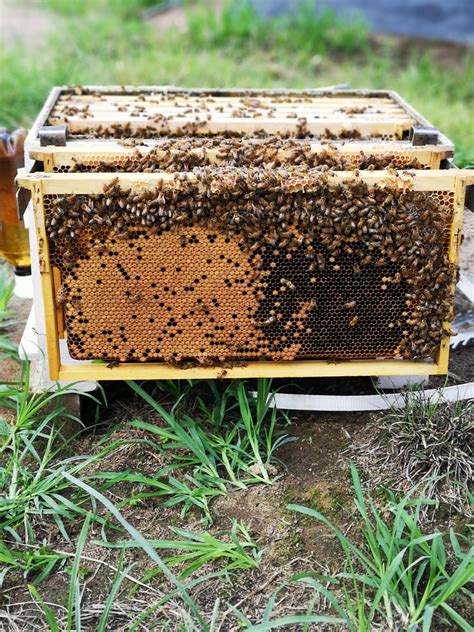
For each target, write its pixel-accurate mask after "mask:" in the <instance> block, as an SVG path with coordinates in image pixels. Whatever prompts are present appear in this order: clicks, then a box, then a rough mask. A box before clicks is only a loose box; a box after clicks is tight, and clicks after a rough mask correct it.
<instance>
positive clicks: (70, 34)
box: [0, 0, 474, 166]
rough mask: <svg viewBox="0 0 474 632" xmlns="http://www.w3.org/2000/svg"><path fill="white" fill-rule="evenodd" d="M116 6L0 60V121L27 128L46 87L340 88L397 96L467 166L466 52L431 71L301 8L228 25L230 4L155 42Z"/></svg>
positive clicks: (420, 54) (352, 28)
mask: <svg viewBox="0 0 474 632" xmlns="http://www.w3.org/2000/svg"><path fill="white" fill-rule="evenodd" d="M61 4H62V3H61ZM66 4H67V6H70V7H72V6H74V7H78V6H79V4H80V3H66ZM120 4H121V3H120V2H119V3H117V4H113V5H112V4H109V3H107V2H105V0H104V1H102V0H101V1H100V2H95V3H92V4H90V5H88V6H89V10H88V11H87V13H86V14H84V15H81V16H80V19H76V16H75V15H63V16H62V17H60V18H59V19H60V23H61V27H60V28H57V29H55V30H54V32H53V33H52V34H51V35H50V36H49V37H48V38H47V41H46V43H45V50H44V51H43V52H42V53H41V54H38V55H25V54H24V53H23V50H22V49H21V48H20V47H17V48H15V47H14V48H12V49H4V50H3V51H0V64H1V67H2V68H3V69H4V71H3V73H2V78H1V80H0V122H1V123H2V124H4V125H7V126H10V127H14V126H15V125H18V124H24V125H28V124H30V123H31V121H32V120H33V118H34V117H35V116H36V114H37V113H38V111H39V108H40V107H41V105H42V103H43V102H44V99H45V97H46V95H47V94H48V92H49V90H50V88H51V86H52V85H64V84H87V83H89V84H104V83H105V84H110V83H117V84H127V83H128V84H147V83H148V84H165V85H166V84H168V85H169V84H172V85H173V84H174V85H184V86H189V87H196V86H197V85H199V86H208V87H235V86H243V87H262V88H267V87H273V88H274V87H288V88H291V87H293V88H314V87H318V86H325V85H334V84H341V83H344V84H347V83H349V84H351V85H352V86H353V87H363V88H377V89H379V88H380V89H381V88H390V89H394V90H397V91H399V92H400V94H401V95H402V96H403V97H404V98H405V99H407V100H408V101H409V102H410V103H411V104H412V105H413V106H414V107H415V108H417V109H418V110H419V111H420V112H421V113H422V114H423V115H424V116H426V118H428V119H429V120H430V121H431V122H432V123H433V124H434V125H436V126H437V127H439V128H440V129H441V130H442V131H443V132H444V133H445V134H447V135H448V136H449V137H450V138H451V139H452V140H453V141H454V143H455V145H456V160H457V162H458V163H459V165H461V166H462V165H465V164H468V163H474V130H473V129H472V125H471V111H472V105H473V97H474V92H473V88H472V86H473V85H474V81H473V80H474V63H473V59H472V55H471V54H470V53H466V56H465V59H464V60H462V59H456V60H455V61H454V62H453V64H451V65H449V64H448V65H447V64H440V63H439V62H437V61H435V59H434V57H433V55H432V54H431V52H430V50H429V48H427V47H424V48H423V47H422V46H418V47H410V46H409V45H407V46H403V47H401V46H400V45H398V44H396V43H393V42H385V41H384V42H382V43H377V44H373V43H372V42H371V40H370V39H369V38H367V34H366V29H365V28H361V27H360V25H359V23H358V22H352V23H351V24H350V25H349V26H348V25H347V24H344V23H341V22H340V21H339V20H337V19H336V18H335V17H334V15H333V14H330V13H328V12H325V13H323V15H322V16H321V15H320V16H319V17H318V16H316V17H314V16H310V15H309V14H308V13H307V9H305V7H304V6H303V9H302V12H301V13H300V14H297V15H296V17H295V18H294V19H293V20H291V21H290V22H288V20H287V21H286V22H285V21H284V20H283V21H282V20H275V21H273V22H270V23H263V22H261V21H259V20H254V19H253V17H252V16H251V14H249V10H248V8H245V5H242V6H243V8H240V9H239V10H238V14H237V16H236V15H235V11H237V9H236V8H235V6H236V5H234V4H233V3H231V4H230V5H228V8H227V9H226V10H225V11H224V13H223V15H222V17H221V18H220V19H219V18H216V17H215V14H214V12H213V11H211V10H210V9H209V8H206V7H205V6H198V7H197V8H193V7H191V8H190V9H189V20H190V32H189V33H188V34H187V35H185V36H183V35H180V34H179V33H175V32H170V33H168V34H165V35H164V36H161V38H160V39H158V37H157V36H156V35H155V34H154V33H153V32H152V31H151V29H150V28H149V27H148V26H147V25H146V24H144V23H143V22H141V21H140V20H139V19H138V17H137V16H138V15H139V9H140V4H138V5H137V4H136V3H124V4H123V7H122V8H120ZM76 10H78V9H76ZM354 60H356V63H354ZM197 77H198V78H199V80H197V79H196V78H197Z"/></svg>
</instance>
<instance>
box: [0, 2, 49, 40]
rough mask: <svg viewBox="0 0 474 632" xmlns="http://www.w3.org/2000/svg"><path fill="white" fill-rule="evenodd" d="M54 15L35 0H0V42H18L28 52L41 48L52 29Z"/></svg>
mask: <svg viewBox="0 0 474 632" xmlns="http://www.w3.org/2000/svg"><path fill="white" fill-rule="evenodd" d="M55 23H56V16H55V14H54V13H52V12H51V11H48V10H47V9H45V7H44V6H43V7H42V6H39V5H38V3H37V2H28V1H23V2H17V1H16V0H0V42H1V43H2V45H5V46H7V47H8V46H12V45H13V44H15V43H16V42H20V43H21V44H22V46H24V47H25V48H26V49H27V50H28V51H29V52H31V51H32V50H37V49H39V48H41V46H42V44H43V42H44V39H45V37H46V36H47V35H48V33H50V32H51V31H52V29H53V28H54V26H55Z"/></svg>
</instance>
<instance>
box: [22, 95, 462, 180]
mask: <svg viewBox="0 0 474 632" xmlns="http://www.w3.org/2000/svg"><path fill="white" fill-rule="evenodd" d="M82 90H83V94H78V92H79V93H80V90H76V89H74V88H71V87H67V86H65V87H57V88H54V89H53V90H52V91H51V93H50V95H49V97H48V100H47V101H46V103H45V106H44V107H43V109H42V111H41V113H40V115H39V116H38V119H37V121H36V122H35V125H34V127H33V128H32V130H31V132H30V134H29V135H28V139H27V146H28V149H29V150H30V155H32V156H34V157H35V158H36V159H37V160H41V156H44V157H45V158H46V160H48V161H51V160H53V161H54V158H51V156H50V154H49V153H47V152H45V150H44V149H42V148H40V147H39V140H38V134H39V129H40V128H41V126H43V125H45V124H47V121H48V119H49V118H50V116H51V115H52V113H53V111H54V109H55V107H57V104H58V103H59V102H60V101H61V99H63V98H67V99H69V98H71V99H78V100H83V101H84V103H87V101H88V100H89V101H90V100H92V99H94V98H96V99H99V98H100V97H102V96H113V97H114V99H119V100H120V99H122V100H125V101H127V100H130V99H131V98H133V97H134V96H136V95H139V94H140V95H146V96H149V97H150V98H151V97H152V96H153V95H157V96H160V95H172V96H173V98H179V97H180V96H185V97H186V98H191V97H196V98H201V97H202V96H210V97H215V98H226V99H237V98H242V97H251V98H254V97H258V98H265V96H279V97H281V98H284V97H288V98H291V97H297V96H300V95H302V94H304V95H308V96H309V97H311V98H319V99H327V100H330V101H331V102H333V103H334V102H335V101H340V102H341V104H344V105H345V106H348V105H350V104H351V102H352V103H353V104H357V103H358V102H366V103H370V102H371V100H372V102H374V99H384V100H386V101H387V104H388V105H387V108H388V109H387V112H386V113H383V112H382V113H380V114H379V115H377V116H378V117H379V121H380V122H381V124H383V125H382V127H383V129H382V127H381V128H380V129H376V127H374V120H373V115H372V120H371V119H370V116H369V117H364V115H363V114H362V115H360V114H359V115H356V116H354V117H352V118H347V117H346V118H345V122H344V123H341V119H343V118H344V115H343V114H342V113H340V114H338V115H337V116H336V117H335V118H334V119H333V120H332V122H331V125H334V126H335V127H334V131H335V132H337V131H341V130H342V129H344V130H350V129H359V131H362V132H364V131H365V132H373V133H385V132H389V133H394V132H395V133H402V132H403V133H406V132H407V131H408V130H409V129H410V128H412V127H432V126H431V124H430V123H429V122H428V121H427V120H426V119H424V118H423V117H422V116H421V115H420V114H419V113H418V112H416V111H415V110H414V109H413V108H412V107H411V106H409V105H408V104H407V103H406V102H405V101H404V100H403V99H402V98H401V97H400V96H399V95H398V94H397V93H396V92H393V91H390V90H349V89H346V88H344V89H340V88H332V89H331V88H323V89H313V90H304V91H301V90H300V91H298V90H242V89H241V90H237V89H229V90H205V89H204V90H188V89H185V88H177V87H171V86H139V87H133V86H87V87H86V88H83V89H82ZM157 109H158V110H163V109H164V108H163V106H160V107H158V108H157ZM304 109H305V105H304V104H301V113H302V115H304ZM390 111H393V112H398V115H397V116H395V117H394V118H393V117H392V118H393V120H391V121H390V120H389V119H390V116H388V115H387V114H388V113H389V112H390ZM358 117H359V118H360V121H359V119H358ZM67 118H68V121H69V117H67ZM221 118H222V117H221ZM73 119H74V117H72V119H71V120H73ZM129 121H130V122H131V123H132V127H133V125H135V126H136V125H139V124H140V121H139V119H137V118H135V119H134V118H133V117H130V113H127V112H124V113H123V114H120V113H119V114H118V115H117V114H114V116H113V117H112V118H110V117H109V120H108V121H107V117H106V118H105V119H104V120H103V121H101V122H102V123H104V122H106V123H107V122H109V123H125V122H129ZM134 121H135V122H134ZM236 121H238V122H236ZM293 121H294V122H291V119H285V118H283V119H281V120H280V119H275V118H271V119H268V121H267V123H268V125H269V127H270V128H272V130H273V131H274V132H278V133H281V132H282V131H284V130H285V129H287V131H288V130H289V131H291V130H293V131H294V129H295V126H296V125H297V121H296V119H293ZM91 122H92V123H93V122H94V118H90V119H82V118H79V119H78V120H77V121H76V123H77V125H78V126H79V127H80V126H83V127H84V126H86V127H87V126H88V125H89V124H90V123H91ZM145 122H146V121H145ZM188 122H189V121H188ZM99 123H100V122H99V121H96V124H99ZM184 123H186V120H184V119H181V122H180V123H179V125H181V124H184ZM359 123H360V125H359ZM141 125H142V126H143V121H142V123H141ZM229 125H231V126H232V128H234V129H237V128H240V129H242V131H248V132H251V131H252V130H253V129H254V128H255V124H254V123H253V122H252V119H236V118H235V116H232V117H230V118H228V117H227V118H225V117H224V118H222V120H219V121H217V127H216V131H217V130H218V129H222V130H224V129H228V128H229ZM239 126H240V127H239ZM261 126H262V120H261V119H259V122H258V124H257V126H256V127H261ZM327 126H328V119H321V121H319V122H318V120H317V119H316V120H315V121H313V122H312V123H311V125H310V130H311V131H313V132H315V133H321V132H324V131H325V129H326V127H327ZM290 128H291V129H290ZM270 131H271V130H270ZM159 142H160V141H154V140H149V141H147V145H148V146H149V147H150V148H151V147H154V146H156V145H157V144H159ZM330 144H331V147H332V148H334V149H335V150H336V151H341V152H343V153H344V154H346V153H347V154H351V153H359V152H360V151H363V152H364V153H372V154H379V153H380V154H385V155H387V154H388V153H391V152H401V153H403V154H404V155H409V156H410V157H413V158H418V160H419V161H420V162H421V163H422V164H423V165H426V166H427V167H430V168H433V169H437V168H439V167H440V166H441V161H442V160H444V159H447V158H450V157H452V155H453V145H452V143H451V142H450V141H449V140H448V139H447V138H446V137H445V136H443V135H442V134H441V133H439V132H438V142H437V144H436V145H424V146H414V145H413V144H412V143H411V141H410V140H402V139H400V140H390V141H388V140H383V139H377V140H367V141H363V140H358V139H351V140H350V141H346V140H342V139H339V140H337V139H336V140H331V143H330ZM67 147H68V149H70V150H71V151H73V152H75V154H77V155H80V154H81V153H83V152H86V153H87V152H91V153H95V154H103V153H104V152H105V154H106V155H113V154H117V155H122V154H124V153H126V152H127V149H125V150H124V148H123V146H121V145H120V143H119V142H118V141H115V140H109V139H107V140H106V139H98V140H90V139H89V140H83V139H80V138H71V139H68V141H67ZM313 147H314V151H321V150H322V149H324V148H325V145H324V143H313ZM55 151H57V152H58V153H57V156H58V160H59V158H61V157H62V158H63V159H64V158H66V155H67V154H64V153H62V152H61V149H60V148H55ZM109 152H110V154H109ZM53 166H54V165H53Z"/></svg>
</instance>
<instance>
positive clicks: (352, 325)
mask: <svg viewBox="0 0 474 632" xmlns="http://www.w3.org/2000/svg"><path fill="white" fill-rule="evenodd" d="M358 322H359V317H358V316H357V315H356V316H354V318H352V320H351V321H350V322H349V327H355V326H356V325H357V323H358Z"/></svg>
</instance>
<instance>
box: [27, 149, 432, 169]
mask: <svg viewBox="0 0 474 632" xmlns="http://www.w3.org/2000/svg"><path fill="white" fill-rule="evenodd" d="M81 142H83V141H77V142H73V143H70V144H68V145H67V146H66V147H54V148H44V149H43V148H40V149H38V150H34V151H32V152H30V155H31V157H32V158H34V159H35V160H41V161H42V162H43V163H44V171H45V172H52V171H53V168H54V167H59V166H61V165H69V166H71V165H74V164H75V163H76V162H77V161H79V162H82V161H84V160H88V161H94V162H99V161H105V162H112V161H119V162H123V161H125V160H126V159H127V158H130V157H132V156H135V155H136V154H137V152H138V153H139V154H141V155H142V156H146V154H147V153H150V151H153V154H154V156H156V157H157V158H159V157H161V156H164V155H165V154H166V155H168V154H170V153H171V154H173V153H176V152H175V151H174V150H173V149H168V150H166V151H160V149H159V144H158V143H154V145H153V147H150V146H147V147H143V146H141V145H138V146H137V147H126V146H124V145H120V144H118V143H117V142H116V141H115V142H113V143H111V144H107V143H105V142H103V141H95V142H94V141H91V142H90V144H89V143H85V144H83V145H80V144H77V143H81ZM248 144H250V143H248ZM224 149H225V145H223V147H222V149H221V148H219V147H217V148H210V149H208V148H205V147H196V148H191V149H190V150H189V154H190V155H193V154H198V155H200V156H202V155H203V154H204V155H205V156H206V157H207V158H208V159H209V160H210V161H211V162H212V163H213V164H219V163H220V160H219V157H218V156H219V153H220V152H221V151H222V150H224ZM324 151H329V152H331V153H335V154H336V155H339V156H341V157H344V156H349V157H350V156H352V157H356V156H358V155H360V154H361V152H363V153H364V154H365V155H366V156H368V155H375V156H389V155H390V154H391V153H393V152H399V153H401V154H402V155H404V156H408V157H411V158H413V159H415V158H416V159H417V160H418V161H419V162H420V163H421V164H422V165H426V166H429V167H431V168H437V167H439V160H440V158H439V155H438V153H434V152H433V151H432V150H431V149H424V148H422V149H420V148H418V147H413V146H412V145H410V144H408V143H405V145H403V143H393V149H392V148H391V146H390V144H389V143H386V144H384V143H380V144H377V145H374V144H372V145H370V146H365V145H362V144H360V143H349V144H347V145H342V146H340V145H339V146H337V147H334V146H332V145H331V146H328V145H327V144H324V143H310V152H311V153H315V154H317V153H321V152H324ZM292 152H293V149H290V150H279V151H278V152H277V154H276V156H277V157H278V158H279V159H282V158H284V157H285V156H289V155H291V153H292Z"/></svg>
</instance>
